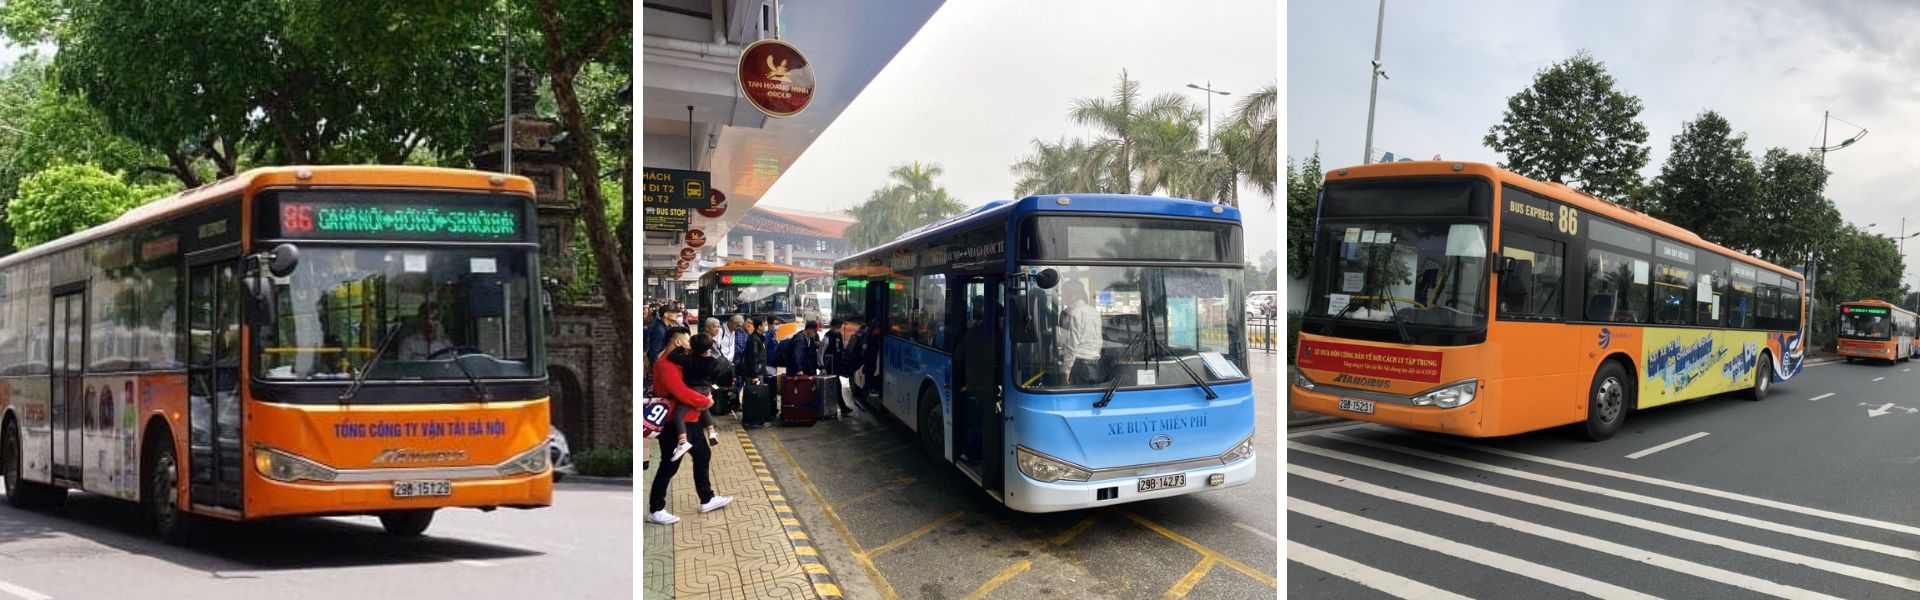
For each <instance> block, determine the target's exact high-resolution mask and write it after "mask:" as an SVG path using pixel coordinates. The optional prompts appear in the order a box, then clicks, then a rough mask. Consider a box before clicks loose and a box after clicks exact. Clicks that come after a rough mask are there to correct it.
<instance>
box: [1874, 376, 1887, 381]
mask: <svg viewBox="0 0 1920 600" xmlns="http://www.w3.org/2000/svg"><path fill="white" fill-rule="evenodd" d="M1882 379H1886V378H1885V377H1875V378H1873V380H1874V381H1879V380H1882Z"/></svg>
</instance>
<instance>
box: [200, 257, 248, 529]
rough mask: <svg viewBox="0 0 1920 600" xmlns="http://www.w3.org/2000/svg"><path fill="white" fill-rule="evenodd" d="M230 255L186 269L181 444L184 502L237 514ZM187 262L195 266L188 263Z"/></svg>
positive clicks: (234, 300) (236, 371)
mask: <svg viewBox="0 0 1920 600" xmlns="http://www.w3.org/2000/svg"><path fill="white" fill-rule="evenodd" d="M232 255H233V253H231V252H218V251H215V255H214V256H210V257H207V260H209V261H210V262H205V263H202V264H195V265H192V266H190V267H188V273H187V306H188V311H189V314H188V319H189V323H188V328H189V329H190V330H191V332H192V333H191V335H190V336H189V340H188V345H189V349H190V351H189V352H188V353H187V354H188V357H187V358H188V361H187V385H188V389H189V390H190V391H189V392H188V396H189V397H188V402H187V422H188V423H189V424H190V433H189V434H188V438H187V439H188V442H187V467H188V480H189V482H190V483H189V485H190V486H191V490H190V493H189V498H190V499H191V501H192V503H193V505H194V506H195V507H197V508H201V509H207V508H212V509H216V510H223V511H238V510H240V506H241V505H240V500H241V474H242V473H243V471H242V469H243V468H244V467H245V465H244V464H243V461H242V460H241V459H242V456H241V452H240V440H241V438H240V419H241V416H242V412H241V408H242V407H241V403H240V394H239V384H240V310H239V309H240V303H239V293H240V292H239V290H240V283H239V280H238V278H237V277H236V275H235V271H236V262H235V261H233V260H231V257H232ZM189 262H198V260H196V259H193V258H190V259H189Z"/></svg>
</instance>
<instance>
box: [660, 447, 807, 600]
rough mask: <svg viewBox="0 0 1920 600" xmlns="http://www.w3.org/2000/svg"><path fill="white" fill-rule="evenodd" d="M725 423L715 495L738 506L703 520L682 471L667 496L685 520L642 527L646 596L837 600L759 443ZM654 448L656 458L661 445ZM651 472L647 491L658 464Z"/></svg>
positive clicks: (716, 459)
mask: <svg viewBox="0 0 1920 600" xmlns="http://www.w3.org/2000/svg"><path fill="white" fill-rule="evenodd" d="M721 421H722V424H721V426H720V439H721V444H720V445H719V446H718V447H716V448H714V453H713V463H712V466H711V474H712V477H713V487H714V492H715V493H718V494H720V495H723V496H733V504H730V505H728V506H727V507H726V508H723V509H720V510H717V511H714V512H710V513H706V514H701V513H700V500H699V498H698V495H697V494H696V493H695V492H694V490H693V475H692V472H693V470H692V469H691V468H682V469H680V473H679V474H677V475H675V477H674V481H673V484H672V486H671V492H670V493H669V495H668V498H667V507H668V508H667V510H669V511H672V512H673V514H675V515H678V516H679V517H680V522H679V523H675V524H673V525H656V524H653V523H647V524H645V525H644V528H645V531H644V538H645V540H644V542H643V543H644V546H643V548H642V551H641V555H642V557H643V559H644V566H643V569H644V571H645V572H644V575H643V581H642V588H643V590H644V592H643V595H642V597H643V598H648V599H654V598H676V599H679V600H707V599H714V600H720V599H728V600H731V599H736V598H738V599H753V600H759V599H762V598H769V599H772V598H796V599H797V598H808V599H813V598H820V599H824V600H839V598H840V588H839V587H838V586H837V585H835V583H834V581H833V577H832V576H831V575H830V574H828V573H827V568H826V566H825V564H824V563H822V562H821V561H820V558H819V555H818V554H817V552H816V551H815V550H814V547H813V544H812V540H811V539H810V538H809V537H808V535H807V533H806V531H805V530H804V529H802V528H801V526H800V522H799V521H798V520H797V519H795V518H794V516H793V510H792V509H791V508H789V507H788V506H787V502H786V497H785V496H784V494H782V493H781V491H780V487H779V485H778V484H776V483H775V482H774V480H773V476H772V474H771V473H769V472H768V471H767V470H766V469H767V467H766V463H764V462H763V461H762V460H761V457H760V454H759V452H758V451H757V450H755V449H754V448H753V442H752V441H751V440H749V439H748V438H747V436H746V434H745V432H743V431H739V430H738V425H737V424H736V423H731V422H728V421H732V420H731V419H722V420H721ZM652 450H654V451H655V454H658V450H659V446H657V445H656V446H654V447H653V448H652ZM655 458H657V457H655ZM681 460H692V458H691V455H689V456H688V457H685V458H682V459H681ZM649 467H650V468H649V469H647V472H646V473H645V474H644V476H643V477H644V478H643V480H642V481H644V482H646V483H645V485H651V484H652V482H653V470H654V469H657V468H659V465H658V464H649ZM643 510H644V509H643ZM643 518H644V517H643Z"/></svg>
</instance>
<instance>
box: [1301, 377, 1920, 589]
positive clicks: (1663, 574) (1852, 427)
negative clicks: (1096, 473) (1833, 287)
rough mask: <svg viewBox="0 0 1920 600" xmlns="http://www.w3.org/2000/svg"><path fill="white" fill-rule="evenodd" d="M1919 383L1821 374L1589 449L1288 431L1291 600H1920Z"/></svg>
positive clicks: (1655, 415)
mask: <svg viewBox="0 0 1920 600" xmlns="http://www.w3.org/2000/svg"><path fill="white" fill-rule="evenodd" d="M1917 369H1920V362H1916V363H1912V364H1905V363H1903V364H1898V365H1868V364H1857V365H1850V364H1845V363H1829V364H1822V365H1815V366H1811V367H1809V368H1808V369H1807V370H1806V371H1804V372H1803V373H1801V374H1800V375H1799V376H1798V377H1795V378H1794V379H1792V380H1791V381H1787V382H1783V383H1781V384H1779V385H1778V386H1777V387H1775V388H1774V390H1773V394H1772V395H1771V396H1770V397H1769V398H1767V399H1766V400H1765V401H1762V402H1758V403H1755V402H1752V401H1748V400H1744V399H1739V398H1736V397H1716V398H1710V399H1706V400H1702V401H1698V402H1693V403H1689V404H1683V405H1678V406H1668V407H1661V408H1657V409H1650V410H1647V411H1644V412H1638V413H1633V414H1631V415H1629V417H1628V419H1627V422H1626V423H1625V428H1624V429H1623V430H1622V431H1621V433H1620V435H1618V436H1617V437H1615V438H1613V439H1612V440H1609V441H1607V442H1601V443H1593V442H1583V441H1578V440H1576V439H1574V436H1573V434H1572V433H1570V432H1568V431H1566V430H1564V429H1556V430H1548V431H1542V432H1536V433H1531V434H1526V435H1519V436H1513V437H1509V438H1499V439H1487V440H1468V439H1461V438H1450V437H1443V436H1435V435H1427V434H1422V433H1417V432H1409V431H1404V430H1396V429H1390V428H1384V427H1378V426H1373V425H1346V426H1338V427H1331V428H1326V429H1321V430H1316V431H1302V432H1291V433H1289V435H1288V440H1287V443H1288V457H1287V462H1288V465H1287V468H1288V475H1287V478H1288V479H1287V485H1288V488H1287V493H1288V499H1287V501H1288V514H1287V537H1288V540H1287V541H1288V547H1289V550H1288V555H1287V557H1288V563H1287V565H1286V568H1287V576H1288V577H1287V588H1288V589H1287V592H1288V596H1289V597H1299V598H1387V597H1394V596H1401V597H1436V598H1451V597H1460V596H1464V597H1469V598H1572V597H1585V596H1588V595H1591V596H1595V597H1601V598H1635V597H1660V598H1757V597H1765V596H1773V597H1788V598H1824V597H1838V598H1920V491H1917V490H1920V393H1916V389H1920V370H1917ZM1703 434H1704V435H1703ZM1383 590H1392V591H1391V592H1388V591H1383ZM1449 594H1457V595H1458V596H1454V595H1449Z"/></svg>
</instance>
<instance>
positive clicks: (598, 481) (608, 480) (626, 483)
mask: <svg viewBox="0 0 1920 600" xmlns="http://www.w3.org/2000/svg"><path fill="white" fill-rule="evenodd" d="M554 483H586V484H591V485H610V486H619V487H633V478H632V477H598V476H594V475H567V476H566V478H564V479H561V480H559V481H555V482H554Z"/></svg>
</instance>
